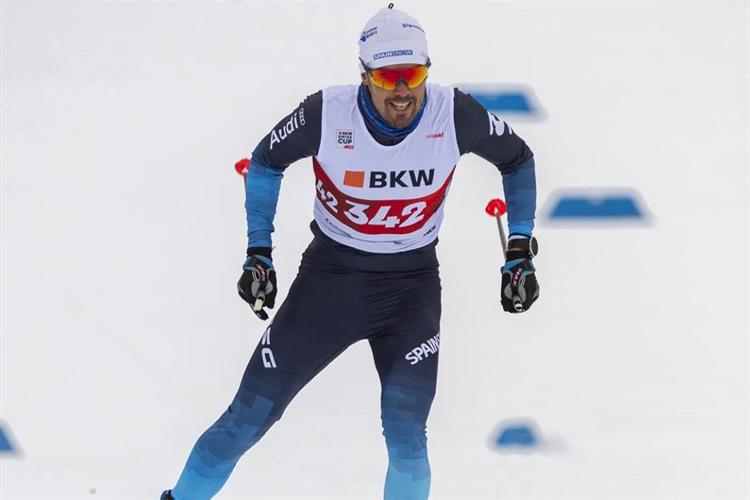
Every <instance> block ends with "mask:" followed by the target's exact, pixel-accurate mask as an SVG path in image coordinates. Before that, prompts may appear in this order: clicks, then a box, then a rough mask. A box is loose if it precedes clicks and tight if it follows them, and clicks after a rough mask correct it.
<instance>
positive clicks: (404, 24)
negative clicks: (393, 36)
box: [401, 23, 424, 33]
mask: <svg viewBox="0 0 750 500" xmlns="http://www.w3.org/2000/svg"><path fill="white" fill-rule="evenodd" d="M401 27H402V28H415V29H418V30H419V31H421V32H422V33H424V30H423V29H422V27H421V26H417V25H416V24H411V23H401Z"/></svg>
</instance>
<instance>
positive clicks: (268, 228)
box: [245, 156, 284, 248]
mask: <svg viewBox="0 0 750 500" xmlns="http://www.w3.org/2000/svg"><path fill="white" fill-rule="evenodd" d="M283 177H284V172H283V171H282V170H279V169H277V168H273V167H269V166H266V165H263V164H262V163H260V162H259V161H258V160H257V159H256V158H255V156H253V158H252V160H251V162H250V168H249V169H248V171H247V177H246V179H245V212H246V214H247V247H248V248H250V247H271V246H272V241H271V233H272V232H273V218H274V216H275V215H276V205H277V203H278V201H279V191H280V190H281V179H282V178H283Z"/></svg>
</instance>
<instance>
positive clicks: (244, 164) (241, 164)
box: [234, 158, 250, 177]
mask: <svg viewBox="0 0 750 500" xmlns="http://www.w3.org/2000/svg"><path fill="white" fill-rule="evenodd" d="M248 168H250V159H249V158H243V159H241V160H240V161H238V162H237V163H235V164H234V170H235V172H237V173H238V174H240V175H241V176H242V177H245V176H246V175H247V169H248Z"/></svg>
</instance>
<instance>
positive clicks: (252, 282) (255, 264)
mask: <svg viewBox="0 0 750 500" xmlns="http://www.w3.org/2000/svg"><path fill="white" fill-rule="evenodd" d="M242 269H243V271H242V276H241V277H240V280H239V281H238V282H237V291H238V292H239V294H240V297H242V298H243V300H245V302H247V303H248V304H250V307H251V308H252V309H253V312H254V313H255V315H256V316H258V317H259V318H260V319H262V320H264V321H265V320H267V319H268V313H267V312H266V311H264V310H263V308H264V307H268V308H269V309H273V306H274V303H275V302H276V270H275V269H274V268H273V260H272V259H271V249H270V248H268V247H257V248H248V249H247V259H246V260H245V264H244V265H243V266H242Z"/></svg>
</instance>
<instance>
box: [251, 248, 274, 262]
mask: <svg viewBox="0 0 750 500" xmlns="http://www.w3.org/2000/svg"><path fill="white" fill-rule="evenodd" d="M247 255H248V257H249V256H251V255H261V256H263V257H265V258H267V259H269V260H271V259H272V258H273V257H271V247H250V248H248V249H247Z"/></svg>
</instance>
